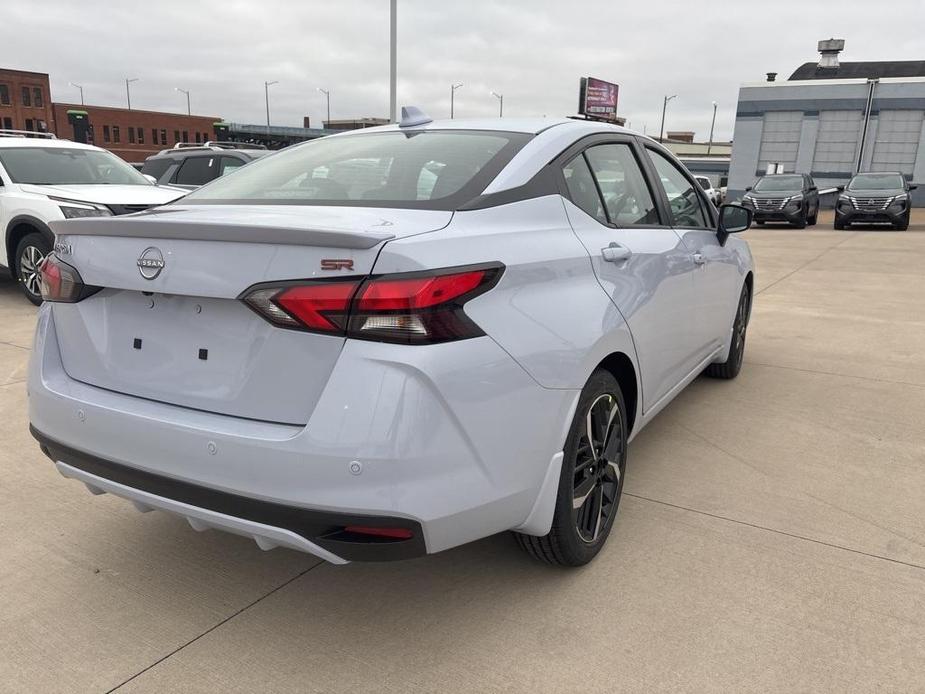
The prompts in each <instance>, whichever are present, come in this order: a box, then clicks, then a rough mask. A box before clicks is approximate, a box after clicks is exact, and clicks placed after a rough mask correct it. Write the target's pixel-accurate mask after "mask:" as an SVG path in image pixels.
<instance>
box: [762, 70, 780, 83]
mask: <svg viewBox="0 0 925 694" xmlns="http://www.w3.org/2000/svg"><path fill="white" fill-rule="evenodd" d="M764 74H766V75H767V76H768V82H773V81H774V80H776V79H777V73H776V72H766V73H764Z"/></svg>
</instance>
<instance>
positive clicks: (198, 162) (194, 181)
mask: <svg viewBox="0 0 925 694" xmlns="http://www.w3.org/2000/svg"><path fill="white" fill-rule="evenodd" d="M215 164H216V157H189V158H188V159H187V160H186V161H184V162H183V164H182V165H181V166H180V170H179V171H177V175H176V176H175V177H174V183H177V184H179V185H181V186H201V185H205V184H206V183H208V182H209V181H211V180H212V179H214V178H218V167H217V166H216V165H215Z"/></svg>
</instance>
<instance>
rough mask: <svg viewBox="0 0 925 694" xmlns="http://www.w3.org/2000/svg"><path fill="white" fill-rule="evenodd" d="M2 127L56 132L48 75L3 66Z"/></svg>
mask: <svg viewBox="0 0 925 694" xmlns="http://www.w3.org/2000/svg"><path fill="white" fill-rule="evenodd" d="M0 128H3V129H5V130H34V131H38V132H54V114H53V112H52V105H51V88H50V87H49V85H48V75H46V74H45V73H43V72H26V71H25V70H6V69H2V68H0Z"/></svg>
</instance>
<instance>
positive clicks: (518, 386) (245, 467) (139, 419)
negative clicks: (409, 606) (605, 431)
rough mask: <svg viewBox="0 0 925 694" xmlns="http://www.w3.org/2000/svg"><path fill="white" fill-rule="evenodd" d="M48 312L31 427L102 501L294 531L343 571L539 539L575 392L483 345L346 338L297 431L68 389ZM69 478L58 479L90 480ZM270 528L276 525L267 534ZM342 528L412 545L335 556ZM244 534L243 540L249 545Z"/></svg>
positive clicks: (35, 368)
mask: <svg viewBox="0 0 925 694" xmlns="http://www.w3.org/2000/svg"><path fill="white" fill-rule="evenodd" d="M54 315H55V314H54V307H53V306H51V305H48V304H46V305H44V306H43V307H42V308H41V309H40V311H39V319H38V325H37V329H36V338H35V344H34V349H33V353H32V361H31V363H30V368H29V384H28V389H29V416H30V422H31V424H32V426H33V427H34V429H35V430H36V431H37V432H39V436H40V437H41V439H42V440H43V444H44V446H45V449H46V452H47V453H49V454H50V456H51V457H52V458H54V459H55V462H56V463H57V462H61V463H63V464H64V465H66V466H68V467H67V468H61V467H60V466H59V469H60V470H62V472H66V473H71V472H72V470H77V471H79V472H80V475H91V474H92V475H95V476H97V477H98V478H100V479H102V480H109V481H110V482H112V484H118V485H122V486H124V487H125V489H122V488H121V487H119V488H113V489H111V490H107V491H113V493H116V494H117V495H119V496H125V497H127V498H130V499H131V500H133V501H141V503H142V505H145V506H152V507H155V508H165V510H175V508H173V506H175V505H176V504H184V505H185V506H183V507H181V509H183V508H186V507H187V506H188V507H190V508H191V509H193V511H196V513H208V514H221V515H222V518H217V520H216V519H215V518H213V520H214V522H212V523H211V525H214V526H215V527H225V528H226V529H230V530H232V532H236V530H235V529H234V527H233V526H234V524H232V526H229V525H228V523H225V525H223V524H222V522H219V521H222V520H223V519H225V520H227V519H228V518H230V519H231V520H232V521H235V522H238V521H239V522H242V523H257V524H260V525H262V526H267V527H271V528H276V529H278V530H280V531H281V532H291V533H293V536H294V537H296V538H302V540H301V542H311V543H313V544H314V545H316V546H317V547H319V548H321V549H323V550H324V551H325V552H328V551H330V553H331V554H333V555H336V556H337V557H339V558H342V559H364V560H365V559H391V558H400V557H403V556H417V554H420V553H422V552H428V553H433V552H437V551H441V550H443V549H447V548H449V547H453V546H456V545H460V544H463V543H465V542H469V541H472V540H475V539H479V538H482V537H486V536H488V535H491V534H494V533H497V532H500V531H503V530H507V529H512V528H520V529H522V530H524V531H525V532H534V533H536V534H543V533H545V532H547V531H548V527H546V528H545V529H544V527H545V526H544V523H548V520H547V521H536V520H535V518H536V514H535V513H534V508H535V506H536V505H537V499H538V498H539V495H540V490H541V489H544V488H545V487H544V482H545V481H546V477H547V473H548V471H549V470H551V469H553V467H554V461H555V460H556V455H557V454H559V453H561V450H562V443H563V441H564V440H565V435H566V430H567V426H568V422H570V419H571V409H572V407H573V406H574V404H575V402H577V397H578V391H572V390H559V389H545V388H542V387H541V386H539V385H538V384H537V383H536V382H535V381H534V380H533V379H532V378H530V377H529V376H528V375H527V374H526V373H525V372H524V371H523V369H521V367H520V366H519V365H517V363H516V362H514V361H513V360H512V359H511V358H510V357H509V356H508V355H507V353H505V352H504V351H503V350H501V348H500V347H498V346H497V345H496V344H495V343H494V342H493V341H492V340H491V339H490V338H488V337H481V338H475V339H472V340H465V341H463V342H459V343H445V344H442V345H431V346H425V347H412V348H406V347H404V346H402V345H386V344H381V343H374V342H364V341H350V340H348V341H347V343H346V344H345V346H344V349H343V351H342V353H341V355H340V357H339V358H338V362H337V364H336V365H335V368H334V370H333V371H332V372H331V375H330V377H329V379H328V382H327V384H326V385H325V387H324V390H323V393H322V395H321V397H320V399H319V400H318V402H317V405H316V406H315V408H314V412H313V413H312V416H311V418H310V420H309V422H308V424H307V425H305V426H298V425H290V424H276V423H272V422H263V421H254V420H248V419H242V418H239V417H232V416H227V415H219V414H214V413H209V412H202V411H199V410H192V409H189V408H184V407H180V406H176V405H170V404H166V403H160V402H155V401H152V400H146V399H143V398H137V397H133V396H129V395H124V394H120V393H115V392H112V391H109V390H104V389H102V388H97V387H95V386H92V385H88V384H85V383H81V382H79V381H76V380H74V379H72V378H71V377H70V376H69V375H68V374H67V373H66V371H65V370H64V367H63V364H62V360H61V354H60V349H59V344H58V338H57V335H56V331H55V321H54ZM80 475H78V474H70V475H69V476H72V477H77V478H78V479H82V480H83V481H85V482H87V479H85V478H83V477H81V476H80ZM556 479H558V478H556ZM90 486H97V487H100V486H101V485H100V484H96V485H93V484H90ZM133 494H134V496H133ZM138 494H152V495H153V496H155V497H157V499H150V498H148V499H147V501H144V500H141V499H140V498H139V497H138V496H137V495H138ZM203 499H206V500H205V501H204V500H203ZM155 502H157V503H155ZM168 506H170V508H168ZM239 509H245V510H239ZM177 512H180V513H181V515H186V516H187V517H188V518H189V517H194V515H195V514H193V513H187V514H183V513H182V510H181V511H177ZM226 517H227V518H226ZM278 518H282V519H284V520H285V524H283V525H274V524H273V523H267V521H268V520H269V521H272V520H273V519H278ZM344 519H346V520H348V521H350V522H351V523H353V522H354V521H353V520H351V519H359V520H362V523H360V524H362V525H365V526H370V525H372V526H376V525H380V526H381V525H382V524H387V525H388V526H389V527H399V528H403V527H408V528H412V529H413V538H415V542H412V543H409V544H408V545H405V546H403V547H398V546H397V543H392V544H395V546H394V547H392V548H391V549H388V550H387V549H385V548H382V547H372V548H370V547H367V548H357V547H345V546H343V545H335V544H333V543H334V542H339V541H340V540H338V539H337V538H333V537H331V536H330V532H328V531H330V530H331V529H332V528H337V527H343V525H344V524H343V523H341V522H340V521H341V520H344ZM277 522H278V523H282V522H283V521H282V520H279V521H277ZM252 529H253V528H250V529H246V530H244V531H241V532H242V533H243V534H251V535H254V536H259V535H260V533H259V532H251V530H252ZM287 537H288V536H287ZM276 544H283V545H286V546H293V545H292V544H291V543H286V542H277V543H276ZM296 548H297V549H303V550H305V551H310V552H311V551H313V550H312V549H311V548H307V547H305V546H300V547H296ZM406 552H407V554H406ZM313 553H315V554H318V555H319V556H324V555H323V554H322V553H320V552H317V551H314V552H313ZM326 558H327V557H326Z"/></svg>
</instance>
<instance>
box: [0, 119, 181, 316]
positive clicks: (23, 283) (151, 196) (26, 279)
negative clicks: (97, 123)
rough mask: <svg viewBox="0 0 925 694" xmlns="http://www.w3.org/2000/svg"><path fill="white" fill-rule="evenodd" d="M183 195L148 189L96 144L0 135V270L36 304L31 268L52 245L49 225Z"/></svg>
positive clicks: (6, 132)
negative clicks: (5, 270)
mask: <svg viewBox="0 0 925 694" xmlns="http://www.w3.org/2000/svg"><path fill="white" fill-rule="evenodd" d="M27 135H28V136H27ZM185 193H186V191H184V190H179V189H176V188H166V187H159V186H156V185H154V184H153V183H151V181H150V180H149V179H147V178H146V177H144V176H142V175H141V174H140V173H138V172H137V171H136V170H135V169H133V168H132V167H131V166H129V165H128V164H126V163H125V162H124V161H122V160H121V159H119V157H117V156H115V155H114V154H111V153H109V152H107V151H106V150H104V149H100V148H99V147H93V146H91V145H84V144H80V143H77V142H70V141H68V140H58V139H56V138H55V137H54V136H53V135H44V136H38V133H20V132H18V131H11V130H0V230H2V232H3V242H4V243H3V247H2V248H0V265H5V266H6V267H8V268H9V270H10V273H11V274H12V275H13V277H14V278H16V279H17V280H19V285H20V287H22V290H23V292H24V293H25V295H26V297H27V298H28V299H29V300H30V301H31V302H32V303H34V304H39V303H41V301H42V297H41V294H40V292H39V282H38V274H37V271H38V266H39V264H40V263H41V262H42V260H43V259H44V258H45V256H46V255H47V254H48V252H49V251H50V250H51V248H52V245H53V244H54V234H53V233H52V232H51V230H50V229H49V228H48V223H49V222H51V221H54V220H59V219H74V218H80V217H110V216H112V215H120V214H127V213H130V212H140V211H141V210H146V209H148V208H149V207H153V206H155V205H161V204H163V203H165V202H170V201H171V200H176V199H177V198H179V197H182V196H183V195H184V194H185Z"/></svg>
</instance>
